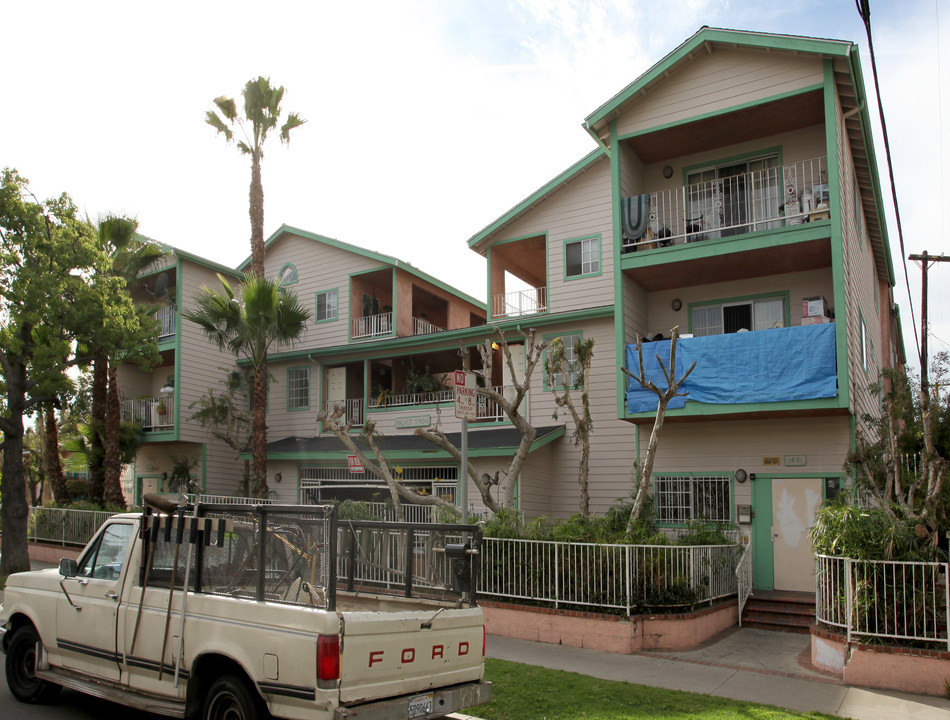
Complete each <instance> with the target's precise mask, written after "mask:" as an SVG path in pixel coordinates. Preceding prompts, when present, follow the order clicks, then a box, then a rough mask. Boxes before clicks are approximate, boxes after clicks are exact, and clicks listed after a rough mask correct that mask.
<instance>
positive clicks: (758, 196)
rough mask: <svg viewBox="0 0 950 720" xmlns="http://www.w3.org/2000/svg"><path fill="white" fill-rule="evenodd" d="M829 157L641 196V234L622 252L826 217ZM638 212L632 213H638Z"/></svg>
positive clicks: (626, 239)
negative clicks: (643, 216) (644, 216)
mask: <svg viewBox="0 0 950 720" xmlns="http://www.w3.org/2000/svg"><path fill="white" fill-rule="evenodd" d="M827 178H828V164H827V158H824V157H819V158H814V159H812V160H804V161H802V162H797V163H792V164H789V165H780V166H777V167H772V168H765V169H764V170H756V171H753V172H748V173H743V174H741V175H734V176H731V177H724V178H718V179H716V180H710V181H707V182H701V183H696V184H693V185H686V186H684V187H681V188H673V189H670V190H662V191H659V192H655V193H648V194H646V195H643V196H639V197H640V199H641V201H642V202H644V203H646V202H649V207H648V208H640V213H642V212H646V213H647V222H646V227H645V229H644V230H643V232H642V234H640V235H638V236H636V237H629V232H630V231H629V230H628V229H627V228H625V230H624V238H623V251H624V252H631V251H633V250H652V249H655V248H662V247H669V246H671V245H679V244H681V243H691V242H700V241H703V240H712V239H717V238H723V237H728V236H732V235H742V234H745V233H750V232H757V231H761V230H772V229H775V228H780V227H787V226H791V225H801V224H802V223H806V222H810V221H817V220H823V219H828V217H829V215H828V213H829V210H828V194H829V193H828V180H827ZM640 213H633V215H634V216H639V215H640Z"/></svg>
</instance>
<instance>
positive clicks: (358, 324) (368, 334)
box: [353, 312, 393, 338]
mask: <svg viewBox="0 0 950 720" xmlns="http://www.w3.org/2000/svg"><path fill="white" fill-rule="evenodd" d="M392 331H393V314H392V313H391V312H384V313H380V314H379V315H367V316H366V317H358V318H353V337H354V338H374V337H383V336H385V335H391V334H392Z"/></svg>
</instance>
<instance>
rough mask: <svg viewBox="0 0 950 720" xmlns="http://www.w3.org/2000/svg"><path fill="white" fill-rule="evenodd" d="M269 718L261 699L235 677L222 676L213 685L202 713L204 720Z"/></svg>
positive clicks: (259, 719) (257, 719)
mask: <svg viewBox="0 0 950 720" xmlns="http://www.w3.org/2000/svg"><path fill="white" fill-rule="evenodd" d="M266 717H267V711H266V709H265V708H264V704H263V702H261V699H260V697H259V696H258V695H257V693H255V692H254V691H253V690H252V689H251V688H249V687H248V686H247V683H246V682H244V681H243V680H241V679H240V678H238V677H235V676H234V675H222V676H221V677H219V678H218V679H217V680H215V681H214V682H213V683H212V684H211V688H210V689H209V690H208V695H207V697H206V698H205V703H204V708H203V709H202V712H201V718H202V720H261V719H263V718H266Z"/></svg>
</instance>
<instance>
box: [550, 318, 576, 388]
mask: <svg viewBox="0 0 950 720" xmlns="http://www.w3.org/2000/svg"><path fill="white" fill-rule="evenodd" d="M565 335H568V336H570V335H577V337H578V338H579V339H580V341H581V342H583V341H584V331H583V330H566V331H564V332H559V333H550V334H548V335H542V336H541V337H542V339H543V340H545V345H550V343H549V342H547V341H549V340H553V339H554V338H558V337H559V338H563V337H564V336H565ZM547 361H548V349H547V348H545V349H544V351H543V352H542V354H541V386H542V387H543V388H544V390H545V392H552V391H553V390H563V389H564V386H563V385H558V386H557V387H556V388H552V387H551V383H549V382H548V374H547V372H546V371H545V367H546V365H547ZM577 389H579V386H573V387H571V390H577Z"/></svg>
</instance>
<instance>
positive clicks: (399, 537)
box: [0, 496, 491, 720]
mask: <svg viewBox="0 0 950 720" xmlns="http://www.w3.org/2000/svg"><path fill="white" fill-rule="evenodd" d="M148 500H149V503H148V504H149V507H148V509H147V510H146V511H145V513H143V514H141V515H136V514H125V515H119V516H115V517H113V518H110V520H109V521H108V522H107V523H106V524H105V525H103V527H102V528H100V530H99V532H98V534H97V535H96V537H95V538H93V540H92V541H91V542H90V543H89V545H88V546H87V547H86V549H85V550H84V551H83V553H82V555H81V556H80V558H79V560H78V562H77V561H70V560H64V561H63V562H62V563H61V564H60V568H59V571H58V572H57V571H56V570H48V571H40V572H30V573H21V574H18V575H14V576H11V577H10V578H9V580H8V582H7V587H6V591H5V596H4V604H3V606H2V608H0V625H2V629H3V631H4V632H3V635H2V649H3V651H4V652H5V653H6V674H7V682H8V684H9V686H10V690H11V692H12V693H13V695H14V696H15V697H16V698H17V699H19V700H21V701H24V702H42V701H47V700H50V699H51V698H52V697H54V696H55V694H56V692H57V691H58V690H59V689H60V688H61V687H69V688H72V689H75V690H79V691H81V692H87V693H90V694H94V695H97V696H99V697H104V698H106V699H109V700H112V701H115V702H118V703H122V704H124V705H127V706H129V707H133V708H137V709H141V710H147V711H150V712H155V713H160V714H163V715H168V716H173V717H189V716H196V715H200V716H201V717H203V718H207V719H208V720H211V719H212V718H219V717H223V716H227V717H232V716H233V717H236V718H242V719H244V720H251V719H252V718H255V717H266V716H267V713H268V712H269V713H270V714H271V715H273V716H274V717H286V718H300V719H301V720H303V719H304V718H324V719H326V720H330V718H347V717H350V718H352V717H358V718H361V720H373V719H376V718H378V719H380V720H382V719H384V718H385V719H387V720H388V719H389V718H430V717H433V718H434V717H439V716H441V715H444V714H446V713H450V712H454V711H457V710H461V709H463V708H466V707H471V706H473V705H478V704H480V703H484V702H487V701H488V700H489V699H490V697H491V686H490V683H487V682H485V681H484V679H483V674H484V665H483V664H484V649H485V634H484V620H483V616H482V611H481V609H480V608H479V607H478V606H477V605H476V602H475V589H476V588H475V579H476V573H475V568H476V566H477V565H476V562H475V561H474V560H473V558H475V556H476V554H477V552H478V549H479V545H480V542H481V536H480V534H479V533H478V530H477V528H475V527H473V526H468V525H436V524H411V523H379V522H365V521H364V522H356V521H353V522H351V521H342V522H339V523H338V522H337V518H336V512H335V509H334V508H333V507H330V506H281V505H267V506H264V505H261V506H234V505H210V504H197V505H195V504H189V505H185V506H183V507H179V506H178V505H177V504H176V503H173V502H170V501H168V500H167V499H165V498H162V497H154V496H150V497H149V498H148Z"/></svg>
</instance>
